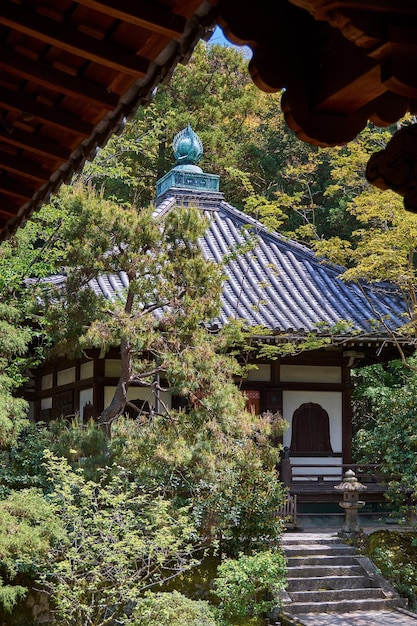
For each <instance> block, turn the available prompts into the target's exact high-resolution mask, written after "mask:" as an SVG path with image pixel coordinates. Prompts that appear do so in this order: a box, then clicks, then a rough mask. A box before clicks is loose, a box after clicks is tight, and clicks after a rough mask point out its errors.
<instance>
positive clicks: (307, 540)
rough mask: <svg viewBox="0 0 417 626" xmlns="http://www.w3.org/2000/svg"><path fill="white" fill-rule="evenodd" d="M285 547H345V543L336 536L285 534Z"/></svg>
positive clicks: (282, 541) (283, 540) (282, 540)
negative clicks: (334, 545)
mask: <svg viewBox="0 0 417 626" xmlns="http://www.w3.org/2000/svg"><path fill="white" fill-rule="evenodd" d="M281 543H282V545H283V546H286V545H316V544H319V545H333V544H338V545H344V541H343V540H342V539H341V538H340V537H337V536H336V535H334V536H332V535H328V534H322V535H320V534H319V533H311V534H308V533H284V534H283V535H282V538H281Z"/></svg>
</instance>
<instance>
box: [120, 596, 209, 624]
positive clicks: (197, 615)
mask: <svg viewBox="0 0 417 626" xmlns="http://www.w3.org/2000/svg"><path fill="white" fill-rule="evenodd" d="M130 623H131V624H132V626H165V624H167V625H168V624H169V626H185V625H186V626H217V622H216V619H215V616H214V610H213V608H212V607H210V605H209V604H208V602H205V601H204V600H190V598H187V597H186V596H183V595H182V594H181V593H178V591H173V592H172V593H168V592H160V593H149V592H148V593H147V594H145V596H144V597H143V598H142V599H141V600H139V601H138V603H137V604H136V607H135V610H134V612H133V615H132V621H131V622H130Z"/></svg>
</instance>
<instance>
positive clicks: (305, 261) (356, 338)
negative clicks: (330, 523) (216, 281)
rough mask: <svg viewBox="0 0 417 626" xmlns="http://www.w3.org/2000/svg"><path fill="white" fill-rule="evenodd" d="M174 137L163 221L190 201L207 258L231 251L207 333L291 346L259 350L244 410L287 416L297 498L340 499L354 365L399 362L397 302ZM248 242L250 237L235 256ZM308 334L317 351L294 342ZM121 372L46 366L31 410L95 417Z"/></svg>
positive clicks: (101, 366)
mask: <svg viewBox="0 0 417 626" xmlns="http://www.w3.org/2000/svg"><path fill="white" fill-rule="evenodd" d="M173 145H174V155H175V158H176V165H175V166H174V167H173V168H172V169H171V170H170V171H169V172H168V173H167V174H165V176H163V177H162V178H161V179H160V180H159V181H158V183H157V193H156V200H155V212H156V214H157V215H158V216H160V217H161V218H162V217H163V216H164V215H165V214H166V213H167V212H169V211H175V210H176V207H179V206H193V207H197V208H199V209H200V210H201V211H202V212H203V213H204V215H205V216H206V218H207V220H208V224H209V225H208V228H207V231H206V233H205V235H204V237H202V238H201V242H200V243H201V248H202V251H203V254H204V256H205V257H206V258H207V259H212V260H214V261H216V262H218V263H223V262H224V259H225V258H227V259H228V260H227V261H226V264H225V274H226V278H225V280H224V284H223V292H222V308H221V312H220V314H219V316H218V318H217V319H215V320H212V329H213V330H215V329H216V328H220V327H221V326H222V325H224V324H226V323H227V322H228V321H229V320H231V319H238V320H241V321H242V322H243V323H244V325H245V326H247V327H248V328H254V329H259V333H258V335H259V336H256V332H255V339H256V341H258V343H259V345H268V346H278V347H279V346H288V344H291V345H295V346H300V349H299V350H292V351H287V350H282V356H275V358H266V357H265V358H259V357H258V358H256V359H255V365H256V368H254V369H253V370H251V371H250V372H249V374H248V376H247V377H246V378H245V379H244V380H241V381H238V382H239V384H240V386H241V389H242V391H243V393H244V394H245V396H246V398H247V402H248V406H249V407H250V409H251V410H253V411H254V412H255V413H262V412H265V411H272V412H277V411H279V412H280V413H281V414H282V416H283V417H284V419H285V420H286V421H287V422H288V424H289V427H288V429H287V430H286V432H285V433H284V436H283V442H282V443H283V446H284V449H285V458H284V459H283V465H282V468H281V470H282V476H283V478H284V480H285V482H286V483H287V484H288V485H289V486H290V488H291V490H292V492H293V493H294V494H297V495H298V497H299V499H300V501H302V500H303V499H304V501H306V502H308V501H312V500H314V499H315V500H316V501H317V498H318V497H319V496H320V498H321V499H322V501H323V502H325V501H326V499H327V500H329V501H330V500H332V501H337V499H338V496H337V494H336V495H335V494H334V490H333V486H334V485H335V484H337V483H338V482H340V480H341V476H342V473H343V472H344V471H345V470H346V469H347V468H348V467H351V463H352V407H351V390H352V383H351V376H350V374H351V369H352V368H353V367H357V366H364V365H369V364H372V363H377V362H384V361H389V360H390V359H393V358H398V353H397V348H396V345H395V342H394V340H393V336H392V333H393V332H394V331H395V330H396V329H398V328H399V327H401V326H402V325H403V324H404V310H405V305H404V301H403V299H402V297H401V296H400V294H399V293H398V292H397V290H396V289H395V288H394V287H393V286H392V285H390V284H387V283H378V284H356V283H346V282H343V281H342V280H341V279H340V277H339V276H340V274H341V272H342V271H343V268H341V267H339V266H335V265H331V264H329V263H325V262H323V260H321V259H318V258H317V257H316V256H315V254H314V252H313V251H312V250H310V249H309V248H308V247H306V246H304V245H301V244H300V243H298V242H296V241H292V240H289V239H288V238H286V237H284V236H282V235H280V234H279V233H277V232H271V231H269V230H268V229H267V228H266V227H265V226H263V225H262V224H261V223H260V222H259V221H257V220H256V219H254V218H253V217H250V216H248V215H246V214H244V213H242V212H241V211H240V210H238V209H236V208H235V207H233V205H232V204H230V203H229V202H227V201H226V200H225V198H224V197H223V194H222V193H221V192H220V191H219V182H220V181H219V177H218V176H216V175H213V174H209V173H205V172H203V170H202V169H201V168H200V167H199V166H198V162H199V160H200V159H201V156H202V154H203V146H202V144H201V141H200V139H199V138H198V136H197V135H196V134H195V132H194V131H193V130H192V128H191V127H190V126H188V127H187V128H186V129H184V130H183V131H181V132H180V133H178V135H177V136H176V137H175V139H174V144H173ZM249 238H250V241H251V242H252V245H251V246H249V247H248V246H246V247H244V248H243V250H244V251H242V252H239V250H240V249H242V244H245V243H247V241H248V239H249ZM61 280H62V281H63V280H65V278H64V277H55V278H54V281H55V282H56V283H57V284H59V282H60V281H61ZM89 285H90V287H91V289H93V290H94V291H95V292H96V294H99V295H101V294H102V295H104V296H105V297H113V296H115V295H117V294H118V293H119V294H120V293H121V292H122V291H123V289H124V288H125V287H126V276H125V275H123V274H120V275H114V276H101V277H98V278H97V279H93V280H91V281H90V283H89ZM261 331H262V332H261ZM308 337H313V338H315V339H316V340H317V341H316V342H315V346H316V347H315V348H314V349H313V348H310V349H309V350H303V349H302V346H303V345H305V342H306V338H308ZM404 349H405V350H406V349H407V346H404ZM119 373H120V360H119V359H118V356H117V352H116V351H115V352H114V353H109V354H107V355H100V354H99V353H98V352H97V354H95V355H94V356H93V358H91V359H89V360H88V359H87V358H82V359H79V360H75V361H69V360H67V359H65V358H63V359H61V360H59V361H54V362H51V363H47V364H45V365H44V366H43V367H42V369H41V370H39V371H38V373H37V380H36V393H35V395H34V398H33V402H32V414H33V417H34V418H35V419H42V420H46V421H47V420H49V419H53V418H57V417H59V416H61V415H64V416H72V415H75V414H77V413H78V414H79V415H80V417H81V419H84V420H85V419H87V418H89V417H91V416H92V417H97V416H98V415H99V414H100V413H101V411H102V410H103V408H104V407H105V406H106V405H107V404H108V403H109V401H110V399H111V398H112V396H113V392H114V388H115V385H116V383H117V380H118V377H119ZM128 399H129V401H131V402H133V403H135V404H137V405H140V404H141V403H147V405H152V402H153V401H154V400H153V398H152V396H150V395H149V390H148V389H147V388H141V387H137V386H136V387H135V386H132V387H130V388H129V396H128ZM163 400H164V402H165V404H166V405H167V406H176V404H175V403H176V402H177V400H178V399H176V398H175V397H171V396H170V394H168V393H166V394H165V395H164V398H163ZM362 480H365V477H362ZM369 480H371V481H372V476H370V477H369ZM381 494H382V492H381V489H380V487H379V486H378V485H377V484H376V483H372V484H369V489H368V496H367V499H368V500H372V498H375V499H376V500H377V499H378V498H379V499H381Z"/></svg>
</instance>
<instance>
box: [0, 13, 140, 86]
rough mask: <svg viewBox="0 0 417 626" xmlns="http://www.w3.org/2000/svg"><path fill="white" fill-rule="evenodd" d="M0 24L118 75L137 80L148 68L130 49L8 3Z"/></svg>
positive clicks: (0, 18) (0, 17) (1, 15)
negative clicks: (125, 75)
mask: <svg viewBox="0 0 417 626" xmlns="http://www.w3.org/2000/svg"><path fill="white" fill-rule="evenodd" d="M0 24H3V25H4V26H7V27H8V28H11V29H13V30H16V31H18V32H20V33H22V34H24V35H27V36H28V37H33V38H34V39H37V40H38V41H42V42H44V43H45V44H49V45H51V46H55V47H57V48H58V49H60V50H65V51H66V52H69V53H71V54H75V55H77V56H79V57H81V58H82V59H87V60H89V61H93V62H95V63H98V64H100V65H104V66H105V67H108V68H111V69H114V70H116V71H117V72H122V73H124V74H129V75H132V76H135V77H138V76H144V75H145V74H146V72H147V70H148V67H149V61H148V59H145V58H143V57H140V56H137V55H136V54H135V53H134V52H132V51H130V50H127V49H125V48H121V47H120V46H115V45H114V44H113V43H111V42H109V41H101V40H99V39H95V38H93V37H89V36H88V35H86V34H85V33H82V32H80V31H79V30H77V29H75V28H71V27H70V26H69V25H68V24H64V23H60V22H57V21H55V20H51V19H48V18H47V17H44V16H42V15H39V13H36V11H32V10H30V9H27V8H24V7H23V6H22V5H17V4H14V3H11V2H7V0H3V2H2V4H1V11H0Z"/></svg>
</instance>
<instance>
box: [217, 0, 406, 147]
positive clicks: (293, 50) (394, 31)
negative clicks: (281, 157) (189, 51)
mask: <svg viewBox="0 0 417 626" xmlns="http://www.w3.org/2000/svg"><path fill="white" fill-rule="evenodd" d="M218 10H219V17H218V20H219V24H220V25H221V26H222V28H223V30H224V32H225V34H226V36H227V37H228V38H229V39H230V40H231V41H233V42H234V43H236V44H241V45H243V44H246V45H248V46H250V47H251V48H252V51H253V57H252V59H251V61H250V64H249V70H250V72H251V75H252V78H253V80H254V82H255V84H256V85H257V86H258V87H259V88H260V89H262V90H264V91H267V92H275V91H280V90H282V89H284V90H285V91H284V94H283V96H282V108H283V111H284V114H285V118H286V121H287V123H288V125H289V126H290V128H291V129H292V130H293V131H295V132H296V134H297V135H298V137H299V138H300V139H302V140H303V141H305V142H308V143H311V144H314V145H319V146H331V145H336V144H343V143H346V142H348V141H350V140H352V139H354V137H355V136H356V135H357V134H358V133H359V132H360V131H361V130H362V129H363V128H364V127H365V125H366V124H367V122H368V120H370V121H371V122H374V123H375V124H376V125H378V126H389V125H392V124H394V123H395V122H397V121H398V120H399V119H400V118H401V117H402V116H403V115H404V114H405V113H406V112H408V111H409V112H412V113H415V112H416V111H417V74H416V71H415V67H416V61H417V4H416V3H414V2H410V1H409V0H276V1H275V2H269V1H268V0H259V2H257V3H256V7H255V5H254V3H253V2H252V1H251V0H220V2H219V4H218Z"/></svg>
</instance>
